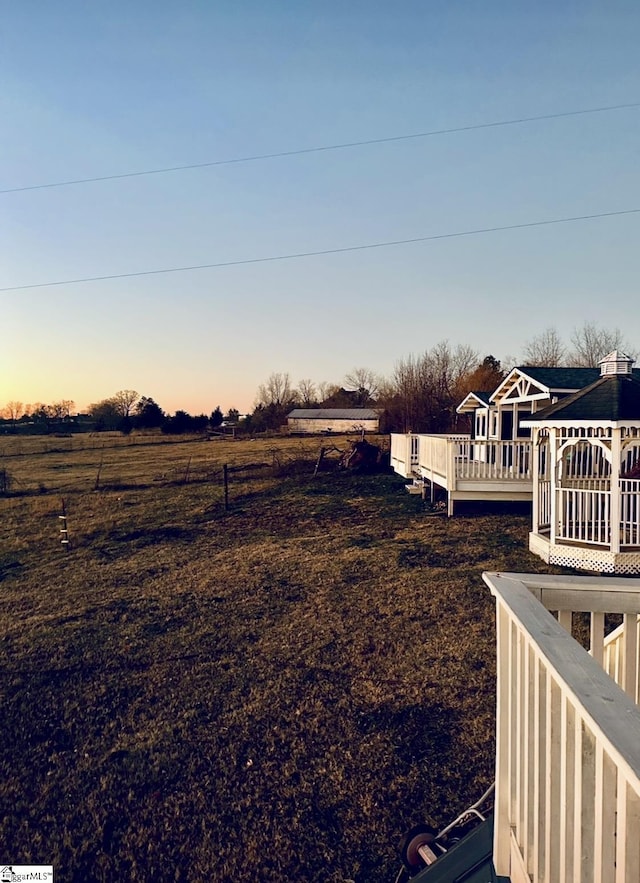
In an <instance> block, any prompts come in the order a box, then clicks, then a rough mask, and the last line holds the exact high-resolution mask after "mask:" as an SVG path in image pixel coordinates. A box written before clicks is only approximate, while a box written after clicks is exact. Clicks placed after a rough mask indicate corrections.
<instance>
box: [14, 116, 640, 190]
mask: <svg viewBox="0 0 640 883" xmlns="http://www.w3.org/2000/svg"><path fill="white" fill-rule="evenodd" d="M637 107H640V102H638V101H636V102H632V103H630V104H610V105H607V106H606V107H590V108H586V109H584V110H567V111H563V112H561V113H546V114H541V115H540V116H533V117H519V118H518V119H513V120H497V121H495V122H490V123H476V124H474V125H469V126H456V127H455V128H452V129H433V130H432V131H429V132H415V133H413V134H409V135H392V136H390V137H387V138H369V139H367V140H366V141H345V142H344V143H342V144H325V145H322V146H320V147H304V148H301V149H299V150H281V151H278V152H277V153H259V154H255V155H253V156H238V157H234V158H233V159H217V160H212V161H210V162H202V163H191V164H189V165H180V166H167V167H165V168H161V169H143V170H142V171H139V172H123V173H121V174H118V175H99V176H95V177H92V178H75V179H72V180H69V181H53V182H49V183H45V184H28V185H25V186H24V187H7V188H5V189H4V190H0V194H2V193H23V192H24V191H26V190H45V189H50V188H53V187H71V186H75V185H77V184H93V183H95V182H97V181H118V180H121V179H122V178H141V177H143V176H144V175H165V174H167V173H169V172H183V171H187V170H190V169H206V168H210V167H211V166H228V165H233V164H239V163H249V162H259V161H262V160H265V159H279V158H281V157H287V156H301V155H302V154H305V153H323V152H327V151H329V150H346V149H348V148H353V147H366V146H367V145H370V144H390V143H393V142H396V141H410V140H412V139H417V138H432V137H434V136H437V135H454V134H456V133H460V132H474V131H477V130H479V129H496V128H499V127H500V126H518V125H522V124H523V123H534V122H539V121H541V120H557V119H562V118H564V117H575V116H585V115H587V114H594V113H609V112H611V111H614V110H629V109H631V108H637Z"/></svg>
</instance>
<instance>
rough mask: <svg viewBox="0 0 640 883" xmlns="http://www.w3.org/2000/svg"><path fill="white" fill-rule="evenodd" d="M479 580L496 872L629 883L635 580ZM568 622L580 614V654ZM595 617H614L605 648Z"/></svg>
mask: <svg viewBox="0 0 640 883" xmlns="http://www.w3.org/2000/svg"><path fill="white" fill-rule="evenodd" d="M484 579H485V582H486V583H487V584H488V585H489V587H490V589H491V592H492V594H493V595H494V596H495V599H496V608H497V646H498V700H497V746H496V808H495V825H494V832H495V833H494V864H495V866H496V871H497V873H498V874H500V875H505V876H508V877H510V879H511V881H512V883H530V881H531V880H535V881H546V883H568V881H571V883H631V881H638V880H640V708H639V707H638V705H637V704H636V702H635V701H633V700H632V698H630V697H634V699H637V697H638V647H639V644H638V613H640V580H637V579H635V580H629V579H620V578H596V577H590V578H588V577H584V578H583V577H554V576H541V575H534V574H495V573H494V574H484ZM549 610H555V611H557V616H558V619H555V618H554V616H552V615H551V613H549ZM574 611H589V612H590V613H591V655H590V654H588V653H587V652H586V651H585V650H583V648H582V647H581V646H580V645H579V644H578V642H577V641H575V640H574V639H573V638H572V637H571V635H570V629H571V622H572V613H573V612H574ZM605 613H621V614H623V616H624V622H623V625H622V628H621V631H620V632H614V633H613V634H612V635H611V636H610V637H609V638H605V633H604V626H605ZM603 664H606V666H607V668H608V669H609V670H610V671H611V673H612V676H613V677H615V679H616V681H618V683H619V684H620V686H618V684H616V683H615V682H614V680H613V677H610V676H609V675H608V674H607V673H606V672H605V670H604V668H603V667H602V666H603ZM627 694H628V695H627Z"/></svg>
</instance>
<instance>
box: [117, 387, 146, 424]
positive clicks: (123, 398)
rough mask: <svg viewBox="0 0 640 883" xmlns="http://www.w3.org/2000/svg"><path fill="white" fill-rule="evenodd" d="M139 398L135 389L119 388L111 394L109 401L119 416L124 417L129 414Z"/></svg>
mask: <svg viewBox="0 0 640 883" xmlns="http://www.w3.org/2000/svg"><path fill="white" fill-rule="evenodd" d="M139 398H140V396H139V395H138V393H137V392H136V391H135V389H121V390H119V391H118V392H117V393H116V394H115V395H114V396H112V398H111V401H112V402H113V404H114V407H115V409H116V411H117V412H118V414H119V415H120V417H123V418H125V417H129V416H131V411H132V409H133V406H134V405H135V403H136V402H137V401H138V399H139Z"/></svg>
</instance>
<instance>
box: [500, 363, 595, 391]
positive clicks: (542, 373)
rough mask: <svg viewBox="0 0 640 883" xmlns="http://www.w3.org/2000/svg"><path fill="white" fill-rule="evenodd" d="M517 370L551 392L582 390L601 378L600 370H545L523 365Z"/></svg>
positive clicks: (540, 367) (535, 366)
mask: <svg viewBox="0 0 640 883" xmlns="http://www.w3.org/2000/svg"><path fill="white" fill-rule="evenodd" d="M517 370H518V371H521V372H522V373H523V374H527V375H528V376H529V377H531V378H533V380H535V381H536V382H537V383H540V384H541V385H542V386H546V387H548V389H550V390H563V389H582V388H583V387H585V386H587V385H588V384H590V383H593V381H594V380H596V379H597V378H598V377H600V369H599V368H544V367H542V366H539V365H523V366H521V367H518V369H517Z"/></svg>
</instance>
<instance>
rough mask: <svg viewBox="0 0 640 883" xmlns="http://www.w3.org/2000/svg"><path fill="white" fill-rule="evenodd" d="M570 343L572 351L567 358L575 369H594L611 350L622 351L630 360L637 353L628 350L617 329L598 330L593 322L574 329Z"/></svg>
mask: <svg viewBox="0 0 640 883" xmlns="http://www.w3.org/2000/svg"><path fill="white" fill-rule="evenodd" d="M571 343H572V344H573V351H572V352H571V354H570V356H569V363H570V364H571V365H573V366H575V367H581V368H595V367H597V365H598V362H599V361H600V359H602V358H604V356H606V355H607V353H610V352H612V351H613V350H622V352H624V353H626V355H628V356H631V357H632V358H635V357H636V355H637V351H635V350H632V349H631V348H630V346H629V344H628V343H627V342H626V341H625V339H624V338H623V336H622V332H621V331H620V329H619V328H611V329H606V328H598V327H597V325H595V324H594V323H593V322H585V323H584V325H582V326H581V327H580V328H575V329H574V331H573V334H572V335H571Z"/></svg>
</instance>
